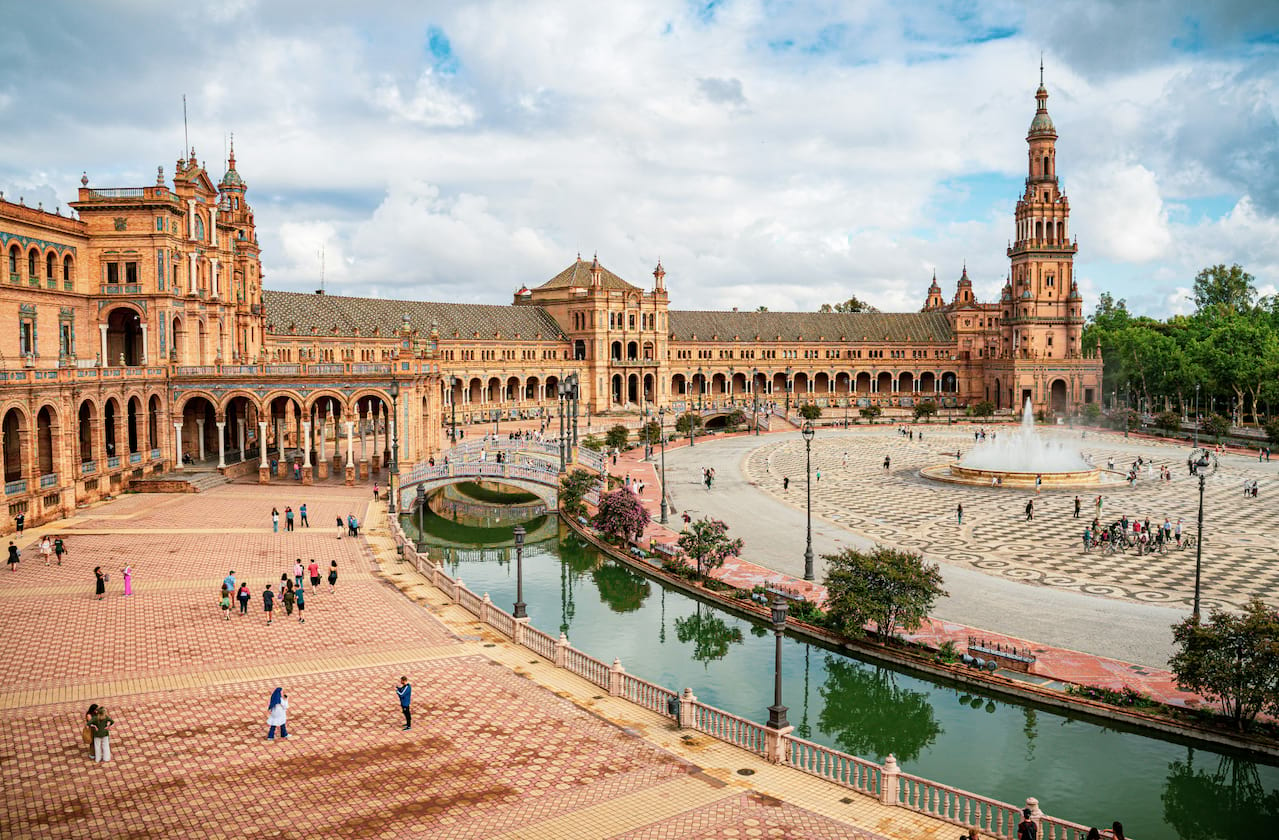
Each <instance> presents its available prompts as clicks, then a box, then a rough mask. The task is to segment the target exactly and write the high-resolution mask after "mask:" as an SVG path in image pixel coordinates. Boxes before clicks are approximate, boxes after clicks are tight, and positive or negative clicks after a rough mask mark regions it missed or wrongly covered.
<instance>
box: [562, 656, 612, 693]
mask: <svg viewBox="0 0 1279 840" xmlns="http://www.w3.org/2000/svg"><path fill="white" fill-rule="evenodd" d="M564 667H565V668H566V669H567V670H569V671H572V672H573V673H574V674H577V675H578V676H579V677H585V678H586V679H588V680H590V681H591V682H593V683H595V684H596V685H598V686H599V687H600V688H608V674H609V667H608V666H607V665H605V664H604V663H603V662H601V661H599V660H598V659H596V658H595V657H593V656H589V655H588V654H585V653H582V652H581V651H580V650H578V649H576V648H568V649H567V650H565V651H564Z"/></svg>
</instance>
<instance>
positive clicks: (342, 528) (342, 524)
mask: <svg viewBox="0 0 1279 840" xmlns="http://www.w3.org/2000/svg"><path fill="white" fill-rule="evenodd" d="M337 523H338V539H339V540H340V539H342V532H343V531H345V530H346V523H345V522H343V521H342V517H341V516H339V517H337Z"/></svg>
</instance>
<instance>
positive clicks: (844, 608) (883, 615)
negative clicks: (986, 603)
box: [822, 545, 947, 641]
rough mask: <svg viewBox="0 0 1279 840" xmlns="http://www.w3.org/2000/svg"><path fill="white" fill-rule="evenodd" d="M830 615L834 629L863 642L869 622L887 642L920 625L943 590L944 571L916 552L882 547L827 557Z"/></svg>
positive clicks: (827, 604) (827, 587) (825, 556)
mask: <svg viewBox="0 0 1279 840" xmlns="http://www.w3.org/2000/svg"><path fill="white" fill-rule="evenodd" d="M822 559H824V560H825V561H826V579H825V581H824V583H825V584H826V593H827V600H826V611H827V614H828V615H829V616H830V624H831V626H832V627H834V628H836V629H838V630H840V632H842V633H843V634H844V635H845V636H848V637H849V638H854V639H855V638H858V637H859V636H860V635H861V634H862V628H863V627H865V625H866V623H867V622H869V621H873V622H875V627H876V631H877V632H878V633H879V636H880V638H881V639H882V640H884V641H887V640H888V639H890V638H891V637H892V635H893V633H894V631H896V630H897V628H898V627H900V628H902V629H904V630H913V629H915V628H916V627H918V626H919V625H920V624H921V623H922V622H923V620H924V617H925V616H926V615H927V614H928V610H929V609H931V608H932V605H933V602H934V601H936V600H937V598H938V597H939V596H942V595H946V594H947V593H946V591H945V590H944V589H942V586H941V584H942V576H941V569H940V568H939V567H938V566H937V565H936V564H935V563H927V562H925V561H924V558H923V557H922V556H920V555H919V554H918V553H916V552H913V551H901V550H899V549H895V548H888V547H885V546H881V545H877V546H875V547H874V548H872V549H871V550H869V551H860V550H858V549H855V548H846V549H844V550H843V551H841V552H839V553H838V554H827V555H824V556H823V558H822Z"/></svg>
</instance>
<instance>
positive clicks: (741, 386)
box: [730, 373, 749, 394]
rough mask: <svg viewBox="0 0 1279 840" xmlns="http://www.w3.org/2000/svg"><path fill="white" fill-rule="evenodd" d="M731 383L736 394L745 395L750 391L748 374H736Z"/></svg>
mask: <svg viewBox="0 0 1279 840" xmlns="http://www.w3.org/2000/svg"><path fill="white" fill-rule="evenodd" d="M730 382H731V384H730V387H731V389H732V391H733V393H734V394H745V393H746V392H747V391H748V390H749V389H748V388H747V387H746V374H744V373H734V374H733V378H732V379H731V380H730Z"/></svg>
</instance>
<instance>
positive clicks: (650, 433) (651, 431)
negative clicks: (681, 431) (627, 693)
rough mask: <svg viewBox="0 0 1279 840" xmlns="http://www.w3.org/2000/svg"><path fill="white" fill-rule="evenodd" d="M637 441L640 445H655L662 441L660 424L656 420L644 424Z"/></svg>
mask: <svg viewBox="0 0 1279 840" xmlns="http://www.w3.org/2000/svg"><path fill="white" fill-rule="evenodd" d="M639 439H640V442H641V443H648V444H653V445H656V444H658V443H661V441H662V424H661V423H658V422H657V421H656V420H650V421H648V422H647V423H645V424H644V425H643V426H642V427H641V428H640V431H639Z"/></svg>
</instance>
